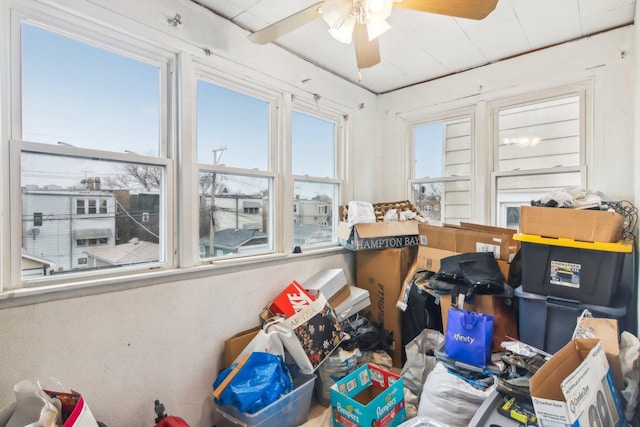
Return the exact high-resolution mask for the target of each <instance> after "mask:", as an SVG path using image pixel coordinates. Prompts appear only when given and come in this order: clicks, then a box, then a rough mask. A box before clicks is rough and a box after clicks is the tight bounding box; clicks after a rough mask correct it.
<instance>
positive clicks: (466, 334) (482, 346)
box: [444, 308, 493, 367]
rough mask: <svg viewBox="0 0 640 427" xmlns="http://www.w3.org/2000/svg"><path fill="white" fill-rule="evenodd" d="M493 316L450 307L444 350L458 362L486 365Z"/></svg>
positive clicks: (489, 349) (489, 358)
mask: <svg viewBox="0 0 640 427" xmlns="http://www.w3.org/2000/svg"><path fill="white" fill-rule="evenodd" d="M492 337H493V316H491V315H490V314H483V313H476V312H473V311H467V310H460V309H458V308H450V309H449V314H448V320H447V333H446V335H445V342H444V352H445V354H446V355H447V356H449V357H451V358H452V359H455V360H458V361H460V362H464V363H469V364H471V365H476V366H482V367H486V366H487V363H488V362H489V361H490V360H491V347H492V342H493V340H492Z"/></svg>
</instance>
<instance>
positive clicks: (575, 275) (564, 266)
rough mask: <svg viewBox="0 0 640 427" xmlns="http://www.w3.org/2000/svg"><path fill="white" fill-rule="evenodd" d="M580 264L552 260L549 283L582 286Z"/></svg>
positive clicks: (572, 286) (577, 287)
mask: <svg viewBox="0 0 640 427" xmlns="http://www.w3.org/2000/svg"><path fill="white" fill-rule="evenodd" d="M581 267H582V266H581V265H580V264H574V263H572V262H562V261H554V260H551V263H550V268H549V272H550V277H549V283H551V284H552V285H561V286H568V287H570V288H576V289H579V288H580V269H581Z"/></svg>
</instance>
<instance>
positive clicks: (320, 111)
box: [286, 97, 349, 251]
mask: <svg viewBox="0 0 640 427" xmlns="http://www.w3.org/2000/svg"><path fill="white" fill-rule="evenodd" d="M314 101H315V103H313V102H311V101H310V100H304V99H301V98H299V97H293V99H292V102H291V109H290V114H289V123H290V127H291V126H292V125H293V120H292V119H291V117H292V116H293V113H294V112H297V113H301V114H305V115H308V116H311V117H315V118H318V119H320V120H325V121H328V122H332V123H334V125H335V128H334V142H333V150H334V152H333V153H334V154H333V155H334V163H333V168H334V171H333V176H334V178H330V177H316V176H310V175H294V174H293V173H291V178H290V182H291V196H290V197H288V198H287V200H288V201H290V203H291V206H292V207H291V208H290V209H287V210H286V212H288V213H289V219H290V220H289V221H288V224H289V227H291V234H290V237H289V238H288V239H287V241H288V242H289V245H290V247H288V249H290V250H291V249H292V248H293V247H294V246H297V245H296V244H295V221H294V218H295V216H298V215H300V212H295V214H294V207H293V206H294V203H295V182H296V181H301V182H308V183H317V184H330V185H334V186H335V189H336V191H335V197H336V198H337V200H334V201H333V206H332V212H331V217H332V218H334V220H333V222H334V223H333V224H332V231H331V234H332V239H331V241H330V242H326V243H324V242H323V243H314V244H310V245H306V246H304V249H305V251H314V250H322V249H325V248H330V247H336V246H338V224H339V222H340V214H339V211H340V205H341V204H342V197H343V191H344V189H345V150H346V139H347V125H348V118H349V115H348V114H347V113H344V112H340V110H339V109H338V108H335V106H326V105H324V104H323V106H322V107H321V106H320V105H319V104H318V100H317V99H315V97H314ZM292 133H293V132H291V131H290V132H289V135H290V137H289V144H288V152H289V154H291V153H292V151H293V141H292V140H291V134H292ZM290 158H291V157H290ZM291 161H293V159H291ZM290 168H291V169H290V170H293V165H291V166H290ZM298 211H299V209H298ZM327 213H328V211H327Z"/></svg>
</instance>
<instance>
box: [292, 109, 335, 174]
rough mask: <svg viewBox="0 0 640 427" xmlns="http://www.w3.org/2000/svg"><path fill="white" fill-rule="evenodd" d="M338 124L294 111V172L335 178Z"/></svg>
mask: <svg viewBox="0 0 640 427" xmlns="http://www.w3.org/2000/svg"><path fill="white" fill-rule="evenodd" d="M335 138H336V124H335V123H334V122H330V121H328V120H323V119H320V118H318V117H313V116H310V115H308V114H303V113H300V112H297V111H294V112H293V113H292V115H291V159H292V160H291V164H292V171H293V174H294V175H309V176H316V177H322V178H335Z"/></svg>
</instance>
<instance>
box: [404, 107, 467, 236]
mask: <svg viewBox="0 0 640 427" xmlns="http://www.w3.org/2000/svg"><path fill="white" fill-rule="evenodd" d="M409 134H410V135H411V140H412V144H411V152H412V156H411V157H412V178H411V179H410V182H409V186H410V194H411V201H412V202H413V204H414V205H415V206H416V208H417V209H418V210H419V211H420V212H421V213H422V215H423V216H424V217H425V218H428V219H429V220H432V221H437V222H446V223H449V224H458V223H460V222H461V221H469V219H470V218H471V203H472V179H471V176H472V169H473V150H472V147H473V139H474V138H473V115H472V114H471V113H470V112H469V113H465V114H462V115H458V116H445V117H443V118H442V119H436V120H433V119H432V120H429V119H428V118H427V117H425V118H421V117H416V118H413V119H412V120H411V121H409Z"/></svg>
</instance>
